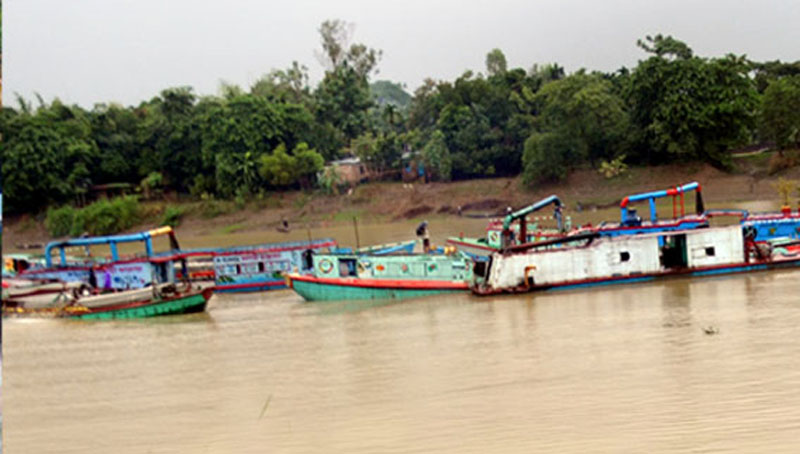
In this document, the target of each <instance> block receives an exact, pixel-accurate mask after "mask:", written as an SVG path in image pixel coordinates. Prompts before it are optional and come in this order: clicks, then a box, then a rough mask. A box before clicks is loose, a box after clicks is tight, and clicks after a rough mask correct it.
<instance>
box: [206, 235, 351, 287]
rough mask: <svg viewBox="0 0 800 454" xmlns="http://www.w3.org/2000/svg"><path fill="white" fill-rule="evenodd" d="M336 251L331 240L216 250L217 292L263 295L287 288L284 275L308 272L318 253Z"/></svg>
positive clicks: (214, 256)
mask: <svg viewBox="0 0 800 454" xmlns="http://www.w3.org/2000/svg"><path fill="white" fill-rule="evenodd" d="M335 249H336V241H334V240H333V239H331V238H325V239H320V240H311V241H295V242H284V243H271V244H260V245H255V246H245V247H233V248H227V249H216V250H214V251H213V252H212V255H213V261H214V277H215V278H214V283H215V285H216V287H215V288H216V291H217V292H259V291H264V290H275V289H280V288H285V287H286V282H285V281H284V279H283V275H284V273H289V272H292V271H296V272H300V273H307V272H309V270H310V269H311V268H312V267H313V262H312V257H313V255H314V254H315V253H319V252H323V251H325V252H327V251H330V250H335Z"/></svg>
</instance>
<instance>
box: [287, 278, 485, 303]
mask: <svg viewBox="0 0 800 454" xmlns="http://www.w3.org/2000/svg"><path fill="white" fill-rule="evenodd" d="M287 280H289V281H290V285H291V287H292V288H293V289H294V290H295V291H296V292H297V293H298V294H299V295H300V296H302V297H303V298H304V299H305V300H306V301H341V300H392V299H395V300H400V299H409V298H418V297H423V296H431V295H440V294H445V293H455V292H465V291H467V290H468V289H469V287H468V285H467V283H466V282H452V281H425V280H418V281H397V280H385V281H384V282H381V281H383V280H380V279H357V278H356V279H347V278H340V279H335V278H316V277H312V276H299V275H290V276H288V277H287Z"/></svg>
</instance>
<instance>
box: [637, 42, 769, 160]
mask: <svg viewBox="0 0 800 454" xmlns="http://www.w3.org/2000/svg"><path fill="white" fill-rule="evenodd" d="M651 41H652V43H653V44H652V46H645V45H643V46H642V47H643V48H644V49H645V50H648V51H649V52H652V53H653V54H654V55H653V56H651V57H650V58H648V59H647V60H644V61H641V62H639V65H638V66H637V67H636V69H635V70H634V71H633V73H632V74H631V77H630V83H629V85H628V89H627V93H626V98H627V99H628V101H629V103H630V108H631V114H632V121H633V122H634V124H635V126H636V127H637V130H638V131H639V137H638V139H639V143H638V149H639V153H638V157H639V158H640V159H641V160H644V161H646V162H666V161H671V160H674V159H684V160H685V159H692V160H703V161H707V162H711V163H713V164H716V165H721V166H725V165H727V164H728V161H729V156H728V155H727V154H726V153H725V151H726V150H727V149H728V148H730V147H733V146H736V145H739V144H741V143H744V142H746V141H747V140H748V139H749V133H750V131H751V130H752V126H753V124H754V113H755V108H756V105H757V94H756V91H755V88H754V86H753V82H752V80H751V79H750V78H749V76H748V71H749V68H750V67H749V65H748V64H747V62H746V61H745V60H744V58H740V57H735V56H733V55H728V56H726V57H724V58H718V59H710V60H707V59H703V58H699V57H695V56H692V53H691V50H690V49H688V46H686V45H685V44H683V43H681V42H679V41H677V40H674V39H672V38H670V37H667V38H663V37H661V38H659V37H656V38H654V39H652V40H651Z"/></svg>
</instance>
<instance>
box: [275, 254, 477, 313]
mask: <svg viewBox="0 0 800 454" xmlns="http://www.w3.org/2000/svg"><path fill="white" fill-rule="evenodd" d="M312 261H313V267H312V270H311V273H309V274H300V273H288V274H287V275H286V282H287V285H288V286H289V287H291V288H292V289H293V290H294V291H295V292H297V293H298V294H299V295H300V296H302V297H303V298H304V299H305V300H306V301H337V300H373V299H374V300H384V299H407V298H416V297H422V296H430V295H438V294H443V293H452V292H463V291H467V290H469V283H470V281H471V280H472V260H471V259H470V258H469V256H468V255H466V254H464V253H460V252H457V251H455V250H454V249H452V248H448V249H447V250H446V251H445V252H433V253H424V254H387V255H374V254H373V255H364V254H357V253H329V254H314V256H313V257H312Z"/></svg>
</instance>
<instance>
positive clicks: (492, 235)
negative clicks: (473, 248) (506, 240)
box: [489, 232, 497, 243]
mask: <svg viewBox="0 0 800 454" xmlns="http://www.w3.org/2000/svg"><path fill="white" fill-rule="evenodd" d="M489 241H491V242H492V243H496V242H497V232H489Z"/></svg>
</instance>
